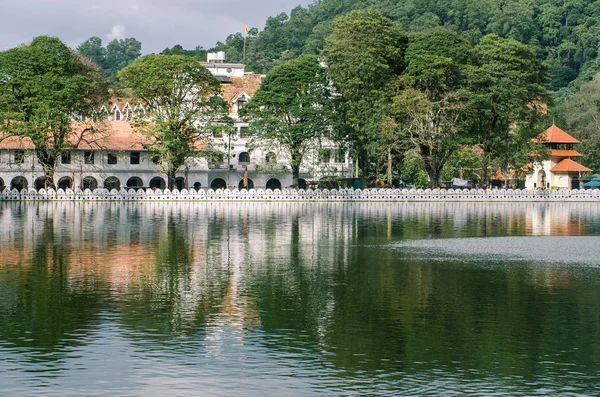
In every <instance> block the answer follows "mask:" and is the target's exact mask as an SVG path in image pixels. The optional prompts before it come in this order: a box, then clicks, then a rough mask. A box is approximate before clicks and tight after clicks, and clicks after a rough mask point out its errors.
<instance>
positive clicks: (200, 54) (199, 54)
mask: <svg viewBox="0 0 600 397" xmlns="http://www.w3.org/2000/svg"><path fill="white" fill-rule="evenodd" d="M161 54H162V55H185V56H188V57H192V58H194V59H196V60H198V61H201V62H205V61H206V50H205V49H204V48H202V46H196V48H194V49H193V50H186V49H184V48H183V47H182V46H181V45H180V44H176V45H174V46H173V47H172V48H165V49H164V50H162V52H161Z"/></svg>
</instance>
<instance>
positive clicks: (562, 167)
mask: <svg viewBox="0 0 600 397" xmlns="http://www.w3.org/2000/svg"><path fill="white" fill-rule="evenodd" d="M589 171H591V169H589V168H588V167H585V166H583V165H581V164H579V163H576V162H575V161H573V160H571V159H564V160H563V161H561V162H560V163H558V164H556V165H555V166H554V167H553V168H552V169H551V170H550V172H589Z"/></svg>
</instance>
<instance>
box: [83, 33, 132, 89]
mask: <svg viewBox="0 0 600 397" xmlns="http://www.w3.org/2000/svg"><path fill="white" fill-rule="evenodd" d="M77 51H79V52H80V53H81V54H82V55H83V56H85V57H87V58H89V59H91V60H92V61H94V62H96V64H98V66H100V68H101V70H102V73H104V75H105V76H106V77H108V78H110V79H112V80H114V79H115V78H116V76H117V72H118V71H119V70H121V69H123V68H124V67H125V66H127V65H129V64H130V63H131V62H133V61H134V60H136V59H137V58H139V57H140V55H141V54H142V43H140V42H139V41H137V40H136V39H135V38H133V37H130V38H127V39H121V40H118V39H114V40H113V41H111V42H110V43H108V45H107V46H106V48H104V47H103V46H102V39H101V38H99V37H95V36H94V37H90V38H89V39H87V40H86V41H84V42H83V43H81V44H80V45H79V46H78V47H77Z"/></svg>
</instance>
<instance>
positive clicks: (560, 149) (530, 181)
mask: <svg viewBox="0 0 600 397" xmlns="http://www.w3.org/2000/svg"><path fill="white" fill-rule="evenodd" d="M533 141H534V142H536V143H541V144H543V145H544V146H546V147H547V148H548V149H550V151H551V155H550V159H548V160H544V161H542V162H541V164H534V165H532V166H531V168H530V171H529V172H528V173H527V179H526V180H525V187H526V188H528V189H535V188H538V189H578V188H579V181H580V179H581V176H582V174H583V173H585V172H590V171H592V170H591V169H589V168H588V167H586V166H584V165H581V164H579V163H578V162H576V161H575V160H573V159H574V158H577V157H581V156H582V155H581V154H579V153H578V152H577V151H576V150H575V149H574V146H575V145H578V144H580V143H581V142H580V141H579V140H577V139H575V138H573V137H572V136H571V135H569V134H567V133H566V132H565V131H563V130H561V129H560V128H558V127H557V126H556V125H554V124H553V125H552V127H550V128H548V129H547V130H546V131H544V132H542V133H541V134H540V135H538V136H537V137H536V138H534V139H533Z"/></svg>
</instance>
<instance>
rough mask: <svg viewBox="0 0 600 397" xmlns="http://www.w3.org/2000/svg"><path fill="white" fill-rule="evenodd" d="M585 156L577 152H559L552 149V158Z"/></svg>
mask: <svg viewBox="0 0 600 397" xmlns="http://www.w3.org/2000/svg"><path fill="white" fill-rule="evenodd" d="M582 156H583V154H580V153H578V152H577V151H576V150H557V149H552V157H582Z"/></svg>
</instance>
